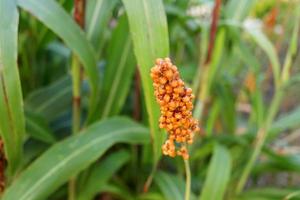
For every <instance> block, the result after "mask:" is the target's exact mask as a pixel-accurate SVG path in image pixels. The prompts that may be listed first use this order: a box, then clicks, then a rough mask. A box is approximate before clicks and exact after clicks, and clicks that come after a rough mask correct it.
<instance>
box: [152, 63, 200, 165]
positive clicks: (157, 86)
mask: <svg viewBox="0 0 300 200" xmlns="http://www.w3.org/2000/svg"><path fill="white" fill-rule="evenodd" d="M151 78H152V80H153V86H154V94H155V97H156V100H157V102H158V103H159V105H160V112H161V117H160V119H159V127H160V128H164V129H166V130H167V132H168V139H167V141H166V142H165V143H164V145H163V146H162V150H163V154H164V155H169V156H171V157H175V156H176V155H179V156H182V157H183V158H184V159H188V158H189V154H188V150H187V148H186V144H191V143H193V136H194V132H196V131H199V127H198V121H197V120H195V119H194V118H193V117H192V109H193V103H192V100H193V99H194V95H193V94H192V89H191V88H188V87H185V84H184V82H183V81H182V80H181V79H180V76H179V72H178V70H177V67H176V66H175V65H173V64H172V62H171V60H170V59H169V58H165V59H157V60H156V65H155V66H154V67H153V68H152V69H151ZM176 143H177V144H179V145H180V146H181V147H179V150H177V149H178V148H177V147H176V145H175V144H176Z"/></svg>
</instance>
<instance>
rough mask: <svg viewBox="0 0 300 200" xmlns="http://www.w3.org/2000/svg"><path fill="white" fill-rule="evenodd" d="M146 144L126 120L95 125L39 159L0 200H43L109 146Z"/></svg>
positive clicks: (139, 130)
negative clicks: (119, 143) (116, 144)
mask: <svg viewBox="0 0 300 200" xmlns="http://www.w3.org/2000/svg"><path fill="white" fill-rule="evenodd" d="M148 140H149V139H148V130H147V129H146V128H144V127H142V126H140V125H138V124H137V123H135V122H132V121H131V120H129V119H126V118H114V119H109V120H105V121H102V122H98V123H95V124H94V125H93V126H91V127H89V128H87V129H86V130H84V131H82V132H81V134H79V135H76V136H73V137H70V138H69V139H67V140H64V141H62V142H60V143H58V144H56V145H54V146H52V147H51V148H50V149H49V150H48V151H47V152H45V153H44V154H43V155H42V156H40V157H39V158H38V159H37V160H36V161H35V162H33V163H32V164H31V165H30V166H29V167H28V168H27V170H25V171H24V172H23V174H22V175H21V176H20V177H19V178H18V180H17V181H15V182H14V184H13V185H12V186H11V187H9V188H8V189H7V190H6V192H5V194H4V196H3V200H9V199H18V200H34V199H43V198H46V197H47V196H48V195H49V194H50V193H51V192H53V191H54V190H55V189H57V188H58V187H59V186H61V185H62V184H63V183H65V182H67V181H68V179H69V178H70V177H71V176H74V174H77V173H79V172H80V171H82V170H83V169H85V168H86V167H87V166H89V165H90V164H91V163H93V162H94V161H96V160H97V159H98V158H99V156H101V155H102V154H103V153H104V152H105V151H106V150H107V149H108V148H109V147H110V146H112V145H113V144H115V143H117V142H125V143H146V142H147V141H148Z"/></svg>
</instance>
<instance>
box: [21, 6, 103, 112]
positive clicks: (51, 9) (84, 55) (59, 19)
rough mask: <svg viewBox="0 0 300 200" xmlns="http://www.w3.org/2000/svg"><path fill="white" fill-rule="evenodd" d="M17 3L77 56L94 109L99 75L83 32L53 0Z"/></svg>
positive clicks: (92, 53) (91, 106)
mask: <svg viewBox="0 0 300 200" xmlns="http://www.w3.org/2000/svg"><path fill="white" fill-rule="evenodd" d="M18 4H19V6H20V7H21V8H23V9H25V10H27V11H28V12H30V13H31V14H32V15H34V16H35V17H37V18H38V19H39V20H40V21H41V22H42V23H43V24H45V25H46V26H47V27H48V28H50V29H51V30H52V31H53V32H54V33H55V34H57V35H58V36H59V37H60V38H62V40H63V41H64V42H65V43H66V44H67V46H68V47H69V48H70V49H71V50H72V51H73V52H74V53H75V55H76V56H78V58H79V60H80V61H81V63H82V64H83V67H84V69H85V72H86V74H87V76H88V78H89V84H90V88H91V97H90V101H91V103H90V112H92V111H94V110H95V106H96V101H97V93H98V85H99V77H98V71H97V68H96V56H95V53H94V51H93V47H92V46H91V45H90V43H89V42H88V40H87V38H86V36H85V34H84V32H83V31H82V30H81V29H80V27H79V26H78V25H77V24H76V23H75V22H74V20H73V19H72V17H71V16H70V15H69V14H68V13H67V12H66V11H65V10H64V9H63V8H62V7H61V6H60V5H59V4H58V3H57V2H56V1H54V0H19V1H18Z"/></svg>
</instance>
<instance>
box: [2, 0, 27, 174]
mask: <svg viewBox="0 0 300 200" xmlns="http://www.w3.org/2000/svg"><path fill="white" fill-rule="evenodd" d="M0 19H1V20H0V119H1V123H0V134H1V137H2V139H3V141H4V149H5V154H6V158H7V160H8V171H9V174H10V175H12V174H14V173H15V172H16V171H17V169H18V167H19V165H20V163H21V155H22V148H23V137H24V133H25V120H24V111H23V100H22V91H21V84H20V78H19V72H18V66H17V54H18V49H17V36H18V23H19V13H18V10H17V7H16V1H14V0H3V1H2V0H1V1H0Z"/></svg>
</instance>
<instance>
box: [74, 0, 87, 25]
mask: <svg viewBox="0 0 300 200" xmlns="http://www.w3.org/2000/svg"><path fill="white" fill-rule="evenodd" d="M74 7H75V10H74V20H75V21H76V22H77V24H78V25H79V26H80V27H81V28H82V29H84V21H85V0H74Z"/></svg>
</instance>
